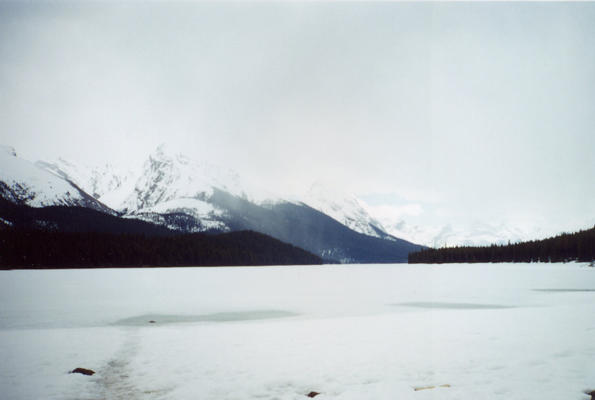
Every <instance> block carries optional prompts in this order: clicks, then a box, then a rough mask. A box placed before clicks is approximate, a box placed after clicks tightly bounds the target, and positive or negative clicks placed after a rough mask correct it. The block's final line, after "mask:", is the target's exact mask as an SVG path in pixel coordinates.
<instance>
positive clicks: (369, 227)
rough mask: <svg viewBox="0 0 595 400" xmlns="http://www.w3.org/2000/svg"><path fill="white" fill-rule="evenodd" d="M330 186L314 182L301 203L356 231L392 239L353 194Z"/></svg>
mask: <svg viewBox="0 0 595 400" xmlns="http://www.w3.org/2000/svg"><path fill="white" fill-rule="evenodd" d="M330 187H331V185H330V184H322V183H320V182H316V183H315V184H313V185H312V186H311V187H310V190H309V191H308V193H306V195H305V196H304V197H303V199H302V200H301V201H302V203H304V204H306V205H308V206H310V207H312V208H314V209H316V210H318V211H320V212H322V213H324V214H326V215H328V216H330V217H332V218H333V219H335V220H337V221H339V222H340V223H342V224H343V225H345V226H347V227H348V228H349V229H352V230H354V231H356V232H359V233H363V234H364V235H368V236H373V237H377V238H382V239H392V236H391V235H390V234H389V233H388V232H387V231H386V229H385V228H384V227H383V226H382V223H380V221H379V220H378V219H376V218H374V217H373V216H372V215H370V213H369V211H368V210H367V208H366V205H365V203H364V202H363V201H361V200H360V199H358V198H357V197H356V196H355V195H352V194H347V193H344V192H342V191H340V190H339V189H330Z"/></svg>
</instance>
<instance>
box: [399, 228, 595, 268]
mask: <svg viewBox="0 0 595 400" xmlns="http://www.w3.org/2000/svg"><path fill="white" fill-rule="evenodd" d="M408 259H409V263H411V264H414V263H425V264H432V263H488V262H489V263H493V262H567V261H587V262H588V261H593V260H595V226H594V227H593V228H591V229H587V230H583V231H579V232H576V233H563V234H561V235H558V236H555V237H551V238H548V239H543V240H532V241H528V242H520V243H514V244H507V245H494V244H493V245H491V246H472V247H471V246H459V247H445V248H441V249H431V248H430V249H424V250H420V251H418V252H415V253H410V254H409V257H408Z"/></svg>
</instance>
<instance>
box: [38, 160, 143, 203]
mask: <svg viewBox="0 0 595 400" xmlns="http://www.w3.org/2000/svg"><path fill="white" fill-rule="evenodd" d="M35 165H36V166H38V167H40V168H43V169H45V170H47V171H49V172H51V173H53V174H54V175H57V176H59V177H61V178H64V179H65V180H67V181H69V182H72V183H74V184H75V185H76V186H78V187H79V188H81V189H82V190H84V191H85V192H86V193H88V194H89V195H91V196H93V197H94V198H95V199H97V200H99V201H100V202H102V203H103V204H105V205H107V206H108V207H110V208H112V209H114V210H117V209H118V208H120V206H121V205H122V203H123V202H124V199H125V198H126V197H127V196H129V194H130V192H131V191H132V190H133V189H134V183H135V181H136V174H135V173H134V172H133V171H130V170H120V169H118V168H116V167H115V166H114V165H112V164H109V163H106V164H103V165H100V166H89V165H85V164H79V163H74V162H72V161H68V160H65V159H63V158H58V159H57V160H54V161H37V162H36V163H35Z"/></svg>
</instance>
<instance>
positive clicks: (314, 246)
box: [0, 146, 419, 262]
mask: <svg viewBox="0 0 595 400" xmlns="http://www.w3.org/2000/svg"><path fill="white" fill-rule="evenodd" d="M9 153H10V152H9ZM11 157H13V158H14V156H12V155H11ZM5 158H6V157H5ZM19 161H22V162H24V163H26V164H27V168H28V169H27V168H21V167H15V168H13V169H14V170H19V171H21V172H22V173H23V174H25V177H23V179H22V180H21V181H19V182H21V183H20V184H21V186H22V187H27V188H28V190H27V191H26V193H29V194H31V193H35V194H36V196H37V197H35V196H34V197H32V198H35V199H37V200H36V201H37V203H33V202H29V203H25V204H29V205H32V204H35V205H36V206H43V205H53V204H61V205H84V206H87V207H91V208H96V209H99V208H98V207H97V206H96V205H100V206H101V207H103V208H104V211H107V212H112V213H115V212H116V211H117V213H118V214H119V215H121V216H122V217H124V218H126V219H129V220H130V219H138V220H143V221H147V222H152V223H155V224H158V225H163V226H166V227H168V228H170V229H173V230H178V231H183V232H203V231H209V232H226V231H237V230H254V231H257V232H262V233H265V234H267V235H270V236H272V237H275V238H277V239H280V240H282V241H284V242H287V243H291V244H293V245H295V246H298V247H301V248H304V249H306V250H309V251H311V252H313V253H315V254H318V255H320V256H322V257H324V258H327V259H333V260H338V261H341V262H403V261H406V258H407V254H408V252H409V251H412V250H416V249H418V248H419V247H418V246H417V245H413V244H412V243H409V242H406V241H403V240H400V239H398V238H396V237H393V236H391V235H389V234H387V233H386V231H385V230H384V228H383V227H382V225H381V224H380V223H379V222H378V220H376V219H374V218H373V217H371V216H370V214H369V213H368V212H367V210H366V209H365V208H364V206H363V204H362V203H361V202H360V201H359V200H358V199H357V198H355V197H353V196H347V195H344V194H337V193H338V192H331V191H325V190H324V188H322V187H320V186H319V187H314V188H313V189H312V190H311V191H310V192H309V193H308V194H307V195H306V196H304V197H303V198H301V199H298V200H296V199H293V200H291V201H288V200H284V199H283V198H282V197H280V196H277V195H274V194H271V193H270V191H269V190H268V189H267V188H262V187H259V185H258V184H248V183H247V182H246V181H245V180H242V179H240V176H239V175H238V174H237V173H235V172H234V171H231V170H229V169H227V168H222V167H218V166H215V165H212V164H208V163H206V162H202V161H196V160H192V159H190V158H188V157H186V156H184V155H182V154H178V153H173V152H171V151H169V150H168V149H167V147H165V146H160V147H159V148H157V149H156V151H154V152H153V153H152V154H151V155H149V156H148V158H147V160H146V161H145V163H144V165H143V166H142V169H140V171H139V172H138V173H137V174H132V173H122V172H120V171H118V170H117V169H116V168H114V167H113V166H111V165H109V164H106V165H104V166H101V167H88V166H84V165H78V164H76V163H74V162H72V161H67V160H64V159H58V160H56V161H52V162H48V161H41V162H37V163H36V164H32V163H29V162H27V161H24V160H19ZM32 171H36V173H38V174H41V175H42V176H44V177H45V178H46V179H49V180H50V181H51V182H54V183H53V186H52V187H58V186H59V187H61V188H62V190H61V191H58V192H59V193H64V192H66V193H78V194H79V195H80V197H81V198H83V199H87V200H91V201H92V202H87V203H84V202H81V201H76V199H78V198H74V197H73V198H69V197H64V196H55V195H54V197H55V198H56V199H58V200H56V199H54V200H53V201H49V200H47V199H45V198H43V197H42V196H44V195H45V193H46V192H48V193H51V191H49V190H44V189H42V188H40V189H38V190H37V189H34V188H33V187H34V186H35V184H33V183H30V182H29V181H32V182H36V179H34V178H31V177H32V176H34V174H33V173H32ZM0 180H2V181H6V182H8V183H9V184H10V185H8V184H5V186H7V187H8V186H10V187H13V188H17V189H18V188H20V187H21V186H16V185H15V184H14V182H16V181H17V180H14V179H12V178H11V179H8V177H7V178H6V179H0ZM50 186H51V185H50ZM68 189H70V191H68ZM15 190H16V189H15ZM13 191H14V190H13ZM17 192H18V190H17ZM86 192H88V193H89V194H87V193H86ZM11 193H12V192H10V193H9V194H11ZM12 196H13V197H15V195H12ZM325 196H326V197H325ZM331 196H332V197H331ZM21 197H22V196H21ZM63 198H66V200H61V199H63ZM102 203H105V204H107V205H109V206H110V207H111V209H109V208H107V207H105V206H103V204H102ZM85 204H87V205H85ZM113 210H116V211H113Z"/></svg>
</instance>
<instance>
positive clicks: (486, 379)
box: [0, 263, 595, 400]
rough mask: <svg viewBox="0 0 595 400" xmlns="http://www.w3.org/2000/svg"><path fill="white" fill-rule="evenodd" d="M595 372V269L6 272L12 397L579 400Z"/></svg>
mask: <svg viewBox="0 0 595 400" xmlns="http://www.w3.org/2000/svg"><path fill="white" fill-rule="evenodd" d="M149 321H154V323H150V322H149ZM594 360H595V268H590V267H587V266H586V264H575V263H571V264H482V265H479V264H475V265H432V266H429V265H358V266H355V265H354V266H349V265H344V266H306V267H264V268H172V269H121V270H117V269H107V270H54V271H0V397H1V398H3V399H11V400H19V399H78V400H81V399H93V400H99V399H105V400H110V399H127V400H135V399H172V400H173V399H176V400H178V399H180V400H183V399H201V400H208V399H218V400H219V399H306V398H308V397H306V394H308V393H309V392H311V391H316V392H320V393H321V394H320V395H319V396H317V397H316V399H320V400H324V399H358V400H361V399H375V400H377V399H398V400H407V399H457V400H465V399H469V400H471V399H473V400H476V399H503V400H504V399H506V400H513V399H519V400H520V399H523V400H527V399H540V400H542V399H552V400H559V399H565V400H570V399H577V400H578V399H588V398H589V396H587V395H585V394H584V392H585V391H591V390H595V367H594V365H593V361H594ZM76 367H84V368H90V369H93V370H95V371H96V372H97V373H96V374H95V375H93V376H83V375H79V374H69V373H68V371H69V370H72V369H74V368H76ZM441 385H444V386H441ZM431 386H433V387H435V388H433V389H429V388H428V387H431ZM416 389H424V390H416Z"/></svg>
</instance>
